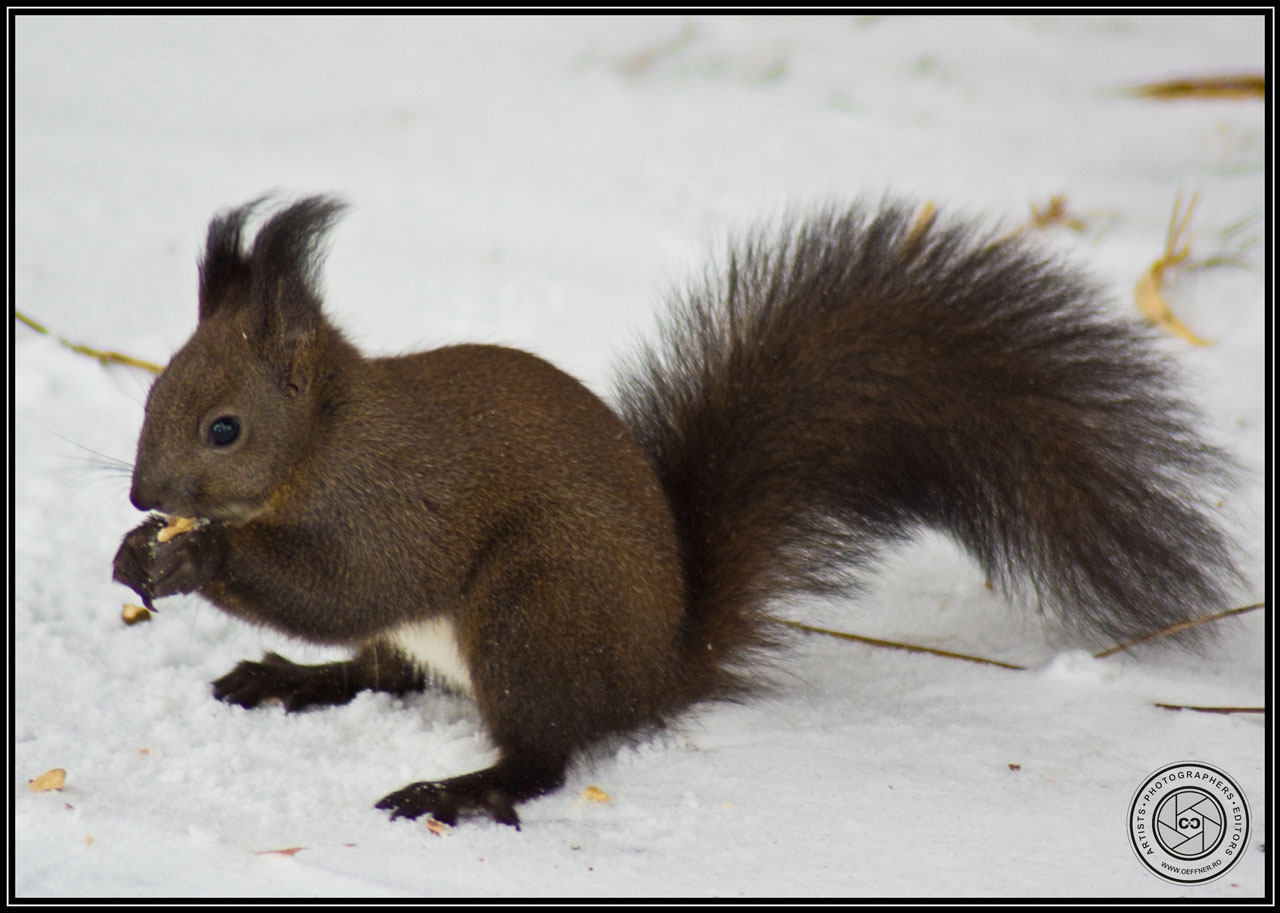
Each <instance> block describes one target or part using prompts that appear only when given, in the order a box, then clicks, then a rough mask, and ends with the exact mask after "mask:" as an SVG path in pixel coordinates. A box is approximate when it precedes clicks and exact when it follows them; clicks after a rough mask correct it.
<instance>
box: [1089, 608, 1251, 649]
mask: <svg viewBox="0 0 1280 913" xmlns="http://www.w3.org/2000/svg"><path fill="white" fill-rule="evenodd" d="M1265 605H1266V603H1265V602H1255V603H1254V604H1253V605H1247V606H1241V607H1240V608H1238V609H1227V610H1226V611H1224V612H1215V613H1214V614H1212V615H1205V616H1203V617H1201V618H1192V619H1190V620H1189V621H1181V622H1178V624H1176V625H1170V626H1169V627H1167V628H1162V629H1160V630H1159V631H1152V632H1151V633H1150V634H1143V635H1142V636H1141V637H1135V638H1134V639H1133V640H1127V641H1125V642H1124V643H1122V644H1116V645H1115V646H1114V647H1108V648H1107V649H1105V650H1103V651H1102V652H1101V653H1095V654H1093V655H1094V658H1096V659H1104V658H1106V657H1108V656H1112V655H1114V654H1116V653H1119V652H1120V651H1121V650H1128V649H1129V648H1130V647H1134V646H1137V645H1138V644H1140V643H1145V642H1146V641H1148V640H1155V639H1156V638H1157V637H1168V636H1169V635H1170V634H1176V633H1178V632H1179V631H1186V630H1188V629H1190V628H1195V627H1198V626H1199V625H1202V624H1208V623H1209V622H1211V621H1217V620H1218V619H1219V618H1230V617H1231V616H1232V615H1243V614H1244V613H1245V612H1252V611H1254V610H1255V609H1260V608H1262V607H1263V606H1265Z"/></svg>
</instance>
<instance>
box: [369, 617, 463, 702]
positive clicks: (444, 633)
mask: <svg viewBox="0 0 1280 913" xmlns="http://www.w3.org/2000/svg"><path fill="white" fill-rule="evenodd" d="M386 637H387V640H388V641H390V642H391V643H392V644H393V645H394V646H395V647H396V649H398V650H399V651H400V652H401V653H403V654H404V655H405V656H406V657H407V658H408V659H409V660H410V661H411V662H413V663H414V664H415V665H417V666H418V667H419V668H421V669H422V670H423V671H424V672H426V673H428V674H429V675H431V676H432V677H434V678H436V679H438V680H439V681H440V682H441V683H443V684H446V685H448V686H449V687H451V688H455V689H457V690H460V691H463V692H465V693H467V694H470V693H471V672H470V670H468V668H467V663H466V661H465V660H464V659H463V658H462V652H461V651H460V650H459V649H458V638H457V636H456V635H455V633H454V630H453V623H452V622H451V621H449V620H448V619H447V618H433V619H432V620H431V621H417V622H413V623H411V624H406V625H402V626H401V627H399V628H396V629H395V630H394V631H392V632H390V633H389V634H387V635H386Z"/></svg>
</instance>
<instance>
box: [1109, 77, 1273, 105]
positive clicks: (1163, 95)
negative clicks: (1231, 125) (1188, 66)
mask: <svg viewBox="0 0 1280 913" xmlns="http://www.w3.org/2000/svg"><path fill="white" fill-rule="evenodd" d="M1126 91H1127V92H1128V94H1130V95H1138V96H1140V97H1142V98H1155V99H1160V100H1162V101H1174V100H1179V99H1185V98H1217V99H1222V98H1266V97H1267V77H1266V76H1264V75H1261V74H1247V75H1243V76H1204V77H1193V78H1188V79H1170V80H1166V81H1164V82H1152V83H1147V84H1145V85H1141V86H1133V87H1132V88H1130V89H1127V90H1126Z"/></svg>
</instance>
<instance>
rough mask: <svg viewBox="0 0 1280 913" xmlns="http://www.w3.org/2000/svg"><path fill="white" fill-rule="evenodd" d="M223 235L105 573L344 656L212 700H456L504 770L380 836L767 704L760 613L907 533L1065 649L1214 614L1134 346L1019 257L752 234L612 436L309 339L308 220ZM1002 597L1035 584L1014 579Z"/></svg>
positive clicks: (1198, 520)
mask: <svg viewBox="0 0 1280 913" xmlns="http://www.w3.org/2000/svg"><path fill="white" fill-rule="evenodd" d="M257 206H258V204H249V205H247V206H243V207H241V208H238V209H235V210H232V211H229V212H227V213H224V214H222V215H220V216H218V217H216V218H215V219H214V220H213V221H212V223H211V224H210V226H209V232H208V239H207V244H206V248H205V251H204V255H203V257H202V259H201V262H200V271H199V272H200V283H199V322H198V324H197V327H196V330H195V333H194V335H192V337H191V339H190V340H189V341H188V342H187V343H186V345H185V346H183V347H182V348H181V349H180V350H179V351H178V352H177V354H175V355H174V356H173V358H172V360H171V361H170V362H169V365H168V367H167V368H166V369H165V370H164V372H163V373H162V374H161V375H160V376H159V377H158V379H157V380H156V382H155V384H154V385H153V386H152V388H151V391H150V394H149V396H148V399H147V407H146V418H145V421H144V424H143V428H142V433H141V437H140V439H139V442H138V453H137V461H136V464H135V466H134V472H133V483H132V490H131V492H130V499H131V500H132V502H133V504H134V505H135V506H136V507H137V508H138V509H139V510H146V511H158V512H160V513H161V514H167V515H179V516H185V517H191V518H198V520H199V522H198V524H197V527H196V528H195V529H193V530H192V531H190V532H186V533H184V534H182V535H177V536H173V537H172V538H167V539H166V541H165V542H159V541H157V531H158V530H159V529H160V528H161V527H162V526H163V525H164V522H165V520H164V518H163V517H162V516H159V515H156V516H152V517H150V518H149V519H148V520H147V521H146V522H144V523H143V524H142V525H141V526H139V527H138V528H137V529H135V530H133V531H132V532H131V533H129V534H128V535H127V536H126V537H125V539H124V542H123V544H122V545H121V547H120V550H119V552H118V553H117V555H116V558H115V566H114V567H115V575H114V576H115V579H116V580H118V581H120V582H122V583H124V584H126V585H128V586H130V587H132V588H133V589H134V590H136V591H137V592H138V593H140V594H141V595H142V597H143V600H144V601H145V602H146V603H147V605H148V606H150V605H151V600H153V599H156V598H159V597H161V596H168V595H171V594H175V593H198V594H199V595H201V596H203V597H204V598H206V599H208V600H209V601H211V602H213V603H214V604H215V605H217V606H219V607H221V608H222V609H224V610H225V611H227V612H229V613H231V614H232V615H236V616H238V617H240V618H243V619H245V620H247V621H251V622H256V623H259V624H264V625H268V626H270V627H273V628H275V629H277V630H279V631H283V632H285V633H287V634H290V635H294V636H297V637H299V638H302V639H304V640H307V641H310V642H313V643H317V644H332V645H342V646H347V647H351V648H353V649H354V656H353V658H352V659H349V660H345V661H342V662H332V663H325V664H322V665H315V666H303V665H298V664H295V663H292V662H290V661H289V660H286V659H284V658H282V657H280V656H278V655H276V654H267V656H266V657H265V658H264V659H263V660H262V661H261V662H247V661H246V662H242V663H240V664H239V665H237V666H236V667H235V668H234V669H233V670H232V671H231V672H230V673H229V674H227V675H226V676H224V677H223V678H220V679H218V680H217V681H216V682H214V683H213V691H214V695H215V696H216V697H217V698H218V699H219V700H223V701H227V702H229V703H234V704H239V705H241V706H243V707H254V706H257V705H258V704H259V703H261V702H262V701H264V700H266V699H269V698H278V699H280V700H282V701H283V703H284V705H285V708H286V709H287V710H290V711H297V710H302V709H304V708H309V707H314V706H321V705H327V704H341V703H345V702H347V701H350V700H351V699H352V698H353V697H354V696H355V695H356V693H357V692H359V691H361V690H363V689H374V690H380V691H387V692H391V693H394V694H401V693H405V692H408V691H411V690H416V689H421V688H423V687H424V686H425V685H426V684H427V683H428V682H429V681H431V680H433V679H434V680H442V681H443V682H444V683H446V684H449V685H452V686H454V687H457V688H461V689H464V690H466V691H468V692H470V694H471V695H472V696H473V697H474V699H475V702H476V705H477V707H478V708H479V712H480V716H481V718H482V720H483V722H484V725H485V727H486V729H487V730H488V732H489V734H490V736H491V737H492V739H493V742H494V743H495V745H496V747H497V749H498V760H497V762H496V763H495V764H494V765H493V766H492V767H489V768H486V769H484V770H480V771H477V772H474V773H470V774H466V775H463V776H457V777H452V778H450V779H446V780H442V781H438V782H419V783H413V784H410V785H409V786H406V787H405V788H404V789H401V790H398V791H397V792H394V793H392V794H391V795H389V796H387V797H385V798H384V799H382V800H381V801H380V802H378V803H377V807H378V808H382V809H389V810H391V812H392V817H393V818H395V817H409V818H416V817H418V816H419V815H422V814H424V813H430V814H431V815H433V816H434V817H435V818H437V819H438V820H440V821H442V822H446V823H453V822H455V821H456V819H457V817H458V815H459V814H460V813H463V812H481V813H484V814H487V815H489V816H490V817H492V818H493V819H494V820H496V821H499V822H503V823H506V824H512V825H517V824H518V820H519V819H518V817H517V814H516V811H515V805H516V803H519V802H521V801H522V800H525V799H529V798H530V797H533V796H537V795H540V794H543V793H546V792H549V791H551V790H554V789H556V788H557V787H559V786H560V785H561V784H562V782H563V779H564V775H565V770H566V766H567V764H568V763H569V762H570V761H571V760H572V759H573V758H574V756H575V755H576V754H577V753H579V752H580V751H581V750H582V749H584V748H586V747H588V746H590V745H592V744H594V743H597V742H598V741H599V740H601V739H602V738H604V737H606V736H609V735H613V734H622V733H630V732H635V731H643V730H644V728H645V727H647V726H650V725H654V724H661V723H662V722H663V721H664V720H667V719H670V718H671V717H672V716H673V715H675V714H677V713H679V712H680V711H681V710H683V709H685V708H687V707H689V706H690V705H691V704H694V703H696V702H700V701H705V700H709V699H716V698H724V697H729V696H732V695H735V694H740V693H742V692H743V691H749V690H751V689H752V687H753V685H754V682H755V680H756V678H757V676H756V675H755V674H754V673H753V671H752V660H753V658H756V657H757V655H758V654H759V653H760V651H762V650H765V649H767V648H771V647H773V646H774V645H775V643H776V641H777V640H778V637H777V635H776V631H777V628H776V626H775V624H774V623H773V622H772V621H771V620H770V618H769V617H768V616H767V614H766V609H767V607H768V605H769V603H770V602H772V601H774V600H777V599H779V598H781V597H784V596H787V595H789V594H795V593H800V592H817V593H842V592H848V591H850V590H851V589H856V587H857V585H858V583H859V581H860V580H861V579H863V575H864V574H865V573H866V571H867V569H868V568H869V567H870V566H871V564H872V563H873V561H874V559H875V558H876V556H877V553H878V552H880V551H881V550H882V549H884V548H885V547H886V546H888V545H892V544H894V543H896V542H900V541H903V540H906V539H908V538H909V537H910V536H911V535H912V534H913V533H914V532H915V531H916V530H917V529H918V528H920V527H922V526H930V527H936V528H938V529H941V530H943V531H946V532H948V533H950V534H951V535H952V536H953V537H954V538H955V539H956V540H958V541H959V542H960V543H961V544H963V545H964V546H965V547H966V548H967V549H968V550H969V551H970V552H971V553H972V554H973V555H974V557H975V558H976V559H977V560H978V562H979V563H980V564H981V566H982V567H983V568H984V569H985V571H986V573H987V574H988V575H989V576H990V577H991V579H992V581H993V582H995V583H996V584H998V585H1001V586H1003V587H1004V588H1005V589H1011V588H1012V589H1015V590H1016V588H1017V586H1018V585H1019V584H1029V585H1030V591H1031V592H1033V593H1034V597H1035V600H1036V602H1037V603H1038V605H1039V606H1040V607H1041V608H1043V609H1045V610H1047V611H1048V612H1050V613H1052V614H1054V615H1056V616H1057V617H1058V618H1059V619H1060V620H1061V621H1063V622H1066V623H1067V624H1068V625H1069V626H1074V627H1077V628H1080V629H1084V630H1086V631H1092V632H1095V633H1103V634H1106V635H1110V636H1115V637H1126V636H1130V635H1133V634H1135V633H1138V632H1144V631H1147V630H1152V629H1156V628H1159V627H1162V626H1165V625H1168V624H1170V623H1173V622H1176V621H1179V620H1182V619H1185V618H1187V617H1190V616H1194V615H1196V614H1200V613H1202V612H1203V611H1204V610H1207V609H1210V608H1213V607H1218V606H1221V605H1222V604H1223V602H1224V599H1225V597H1226V594H1227V591H1228V588H1229V585H1230V584H1231V582H1232V581H1233V580H1234V579H1236V576H1237V575H1236V571H1235V569H1234V565H1233V559H1232V547H1231V544H1230V542H1229V541H1228V539H1227V537H1226V536H1225V535H1224V533H1223V532H1222V530H1221V529H1220V528H1219V526H1218V524H1217V523H1216V522H1215V519H1214V517H1213V516H1212V513H1211V511H1210V509H1209V508H1208V507H1207V506H1206V505H1204V504H1203V503H1201V497H1200V496H1201V491H1200V489H1201V486H1202V485H1203V484H1204V483H1208V482H1212V483H1226V484H1229V483H1230V479H1231V477H1232V474H1233V463H1232V461H1231V460H1230V458H1229V457H1227V456H1226V455H1225V454H1224V453H1222V452H1221V451H1220V450H1219V449H1217V448H1215V447H1213V446H1211V445H1210V444H1208V443H1206V442H1205V441H1204V440H1203V439H1202V438H1201V437H1200V436H1199V435H1198V434H1197V433H1196V431H1194V430H1193V425H1194V424H1195V417H1194V415H1193V414H1192V412H1191V410H1190V408H1189V407H1188V406H1187V405H1186V404H1185V403H1184V402H1183V401H1182V400H1181V399H1180V398H1179V397H1178V396H1177V395H1176V394H1175V393H1174V392H1173V390H1174V387H1175V385H1176V384H1175V380H1174V378H1173V372H1172V369H1171V368H1170V367H1169V366H1168V364H1167V363H1166V361H1165V360H1164V359H1163V358H1162V357H1161V356H1160V355H1158V354H1157V351H1156V349H1155V348H1154V347H1153V346H1152V345H1151V340H1150V338H1149V337H1150V333H1151V331H1150V330H1149V329H1148V328H1146V327H1144V326H1140V325H1136V324H1133V325H1131V324H1129V323H1123V322H1120V321H1118V320H1115V319H1113V318H1110V317H1107V316H1104V315H1103V314H1102V312H1101V311H1100V310H1099V308H1098V307H1097V305H1096V303H1095V302H1096V301H1097V300H1098V298H1099V297H1100V296H1099V295H1098V293H1097V291H1096V290H1095V289H1094V288H1093V287H1092V286H1091V285H1090V284H1089V283H1088V282H1087V281H1086V280H1084V279H1082V278H1081V277H1080V276H1078V275H1077V274H1076V273H1075V272H1074V271H1072V270H1070V269H1067V268H1064V267H1061V266H1059V265H1056V264H1055V263H1053V262H1052V261H1050V260H1047V259H1045V258H1044V257H1042V256H1040V255H1037V254H1035V253H1034V252H1032V251H1031V250H1030V248H1029V247H1028V246H1027V245H1026V244H1025V243H1023V242H1021V241H1015V240H1008V239H1005V240H1000V239H990V238H984V237H982V236H980V235H978V234H976V233H975V232H974V230H973V229H971V228H967V227H964V226H951V227H946V226H937V225H931V224H924V223H921V224H916V223H914V222H913V219H912V216H911V213H910V210H908V209H907V208H905V207H902V206H900V205H888V206H886V207H884V208H882V209H881V210H880V211H878V212H874V213H869V212H864V211H862V210H860V209H857V208H855V209H852V210H850V211H846V212H836V211H828V212H823V213H819V214H817V215H815V216H813V217H812V218H810V219H808V220H805V221H802V222H799V223H795V224H791V225H788V226H785V227H784V228H782V230H780V231H778V232H775V233H773V234H772V235H768V234H759V235H756V236H753V237H752V238H750V239H748V240H747V241H746V242H745V243H744V244H742V245H740V247H739V248H738V250H737V252H736V253H733V254H731V255H730V258H729V260H728V262H727V264H726V269H725V271H724V278H723V280H721V281H720V282H719V283H718V284H717V283H711V284H710V285H708V287H706V288H704V289H702V290H698V291H694V292H691V293H689V294H687V295H685V296H684V297H683V299H682V300H681V301H680V302H679V303H678V304H677V306H676V307H675V308H674V309H673V312H672V316H671V317H670V320H669V322H668V323H667V324H666V326H665V328H664V331H663V333H662V345H661V346H660V347H659V348H656V349H653V350H651V351H649V352H648V353H647V354H645V355H644V356H643V357H642V358H640V359H638V361H637V362H636V363H635V365H634V366H633V368H632V369H631V370H630V372H629V373H628V374H627V375H626V376H625V377H624V378H623V379H622V382H621V384H620V387H619V398H620V402H621V414H620V415H619V414H618V413H615V412H614V411H613V410H612V409H610V407H609V406H607V405H606V404H605V403H604V402H602V401H601V400H600V399H599V398H598V397H597V396H595V395H594V394H593V393H591V392H590V391H588V390H587V388H586V387H585V386H583V385H582V384H581V383H579V382H578V381H576V380H574V379H573V378H572V377H569V376H568V375H567V374H564V373H563V372H561V371H560V370H558V369H556V368H555V367H553V366H551V365H550V364H548V363H547V362H545V361H543V360H541V359H539V358H537V357H535V356H533V355H529V354H526V353H524V352H520V351H515V350H512V349H507V348H501V347H497V346H489V345H458V346H449V347H445V348H440V349H436V350H434V351H429V352H420V353H417V354H412V355H406V356H402V357H395V358H366V357H364V356H363V355H361V354H360V352H359V351H357V350H356V348H355V347H354V346H353V345H352V344H351V343H349V342H348V341H347V340H346V339H345V338H344V337H343V335H342V333H341V332H340V331H339V330H338V329H337V328H335V327H334V325H333V324H332V323H330V321H329V320H328V319H327V318H326V317H325V315H324V313H323V311H322V308H321V299H320V294H319V292H318V291H317V270H318V262H319V259H320V257H319V252H320V245H321V243H322V241H323V239H324V236H325V233H326V232H327V230H328V229H329V227H330V226H331V224H332V222H333V220H334V219H335V217H336V216H337V215H338V213H339V212H340V211H341V209H342V205H341V204H339V203H338V202H336V201H334V200H332V199H330V198H327V197H311V198H307V199H303V200H301V201H299V202H297V203H294V204H293V205H290V206H288V207H287V208H284V209H282V210H280V211H277V212H276V213H275V214H274V215H272V216H271V217H270V218H269V219H267V220H266V221H265V223H264V224H263V225H262V227H261V228H260V230H259V231H258V232H257V235H256V238H255V239H254V241H253V243H252V245H251V246H246V245H245V243H244V242H243V237H242V236H243V234H244V230H245V225H246V222H247V220H248V219H249V218H250V217H251V216H252V215H253V213H254V211H255V208H256V207H257ZM1023 592H1027V590H1026V589H1025V588H1024V589H1023Z"/></svg>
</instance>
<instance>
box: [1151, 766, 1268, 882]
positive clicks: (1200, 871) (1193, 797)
mask: <svg viewBox="0 0 1280 913" xmlns="http://www.w3.org/2000/svg"><path fill="white" fill-rule="evenodd" d="M1129 841H1130V845H1131V846H1132V847H1133V851H1134V852H1135V853H1136V854H1137V856H1138V859H1140V860H1141V861H1142V863H1143V864H1144V865H1145V866H1146V867H1147V868H1148V869H1150V870H1151V872H1152V874H1154V875H1158V876H1159V877H1160V878H1163V879H1164V880H1166V881H1172V882H1176V883H1178V884H1204V883H1205V882H1209V881H1213V880H1214V879H1215V878H1218V877H1220V876H1222V875H1224V874H1226V872H1227V870H1228V869H1230V868H1231V867H1232V866H1234V865H1235V864H1236V863H1237V862H1239V861H1240V857H1241V856H1243V855H1244V850H1245V848H1246V847H1248V845H1249V804H1248V802H1246V801H1245V797H1244V792H1243V791H1242V790H1241V789H1240V787H1239V786H1238V785H1237V784H1236V782H1235V781H1234V780H1232V779H1231V777H1229V776H1228V775H1227V774H1225V773H1223V772H1222V771H1221V770H1218V769H1217V768H1215V767H1210V766H1209V765H1208V764H1202V763H1200V762H1198V761H1183V762H1182V763H1180V764H1171V765H1169V766H1168V767H1165V768H1162V769H1160V770H1157V771H1156V772H1155V773H1153V774H1152V775H1151V776H1149V777H1147V779H1146V781H1145V782H1143V784H1142V785H1141V786H1140V787H1138V791H1137V792H1136V793H1135V794H1134V796H1133V801H1132V802H1131V803H1130V804H1129Z"/></svg>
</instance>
